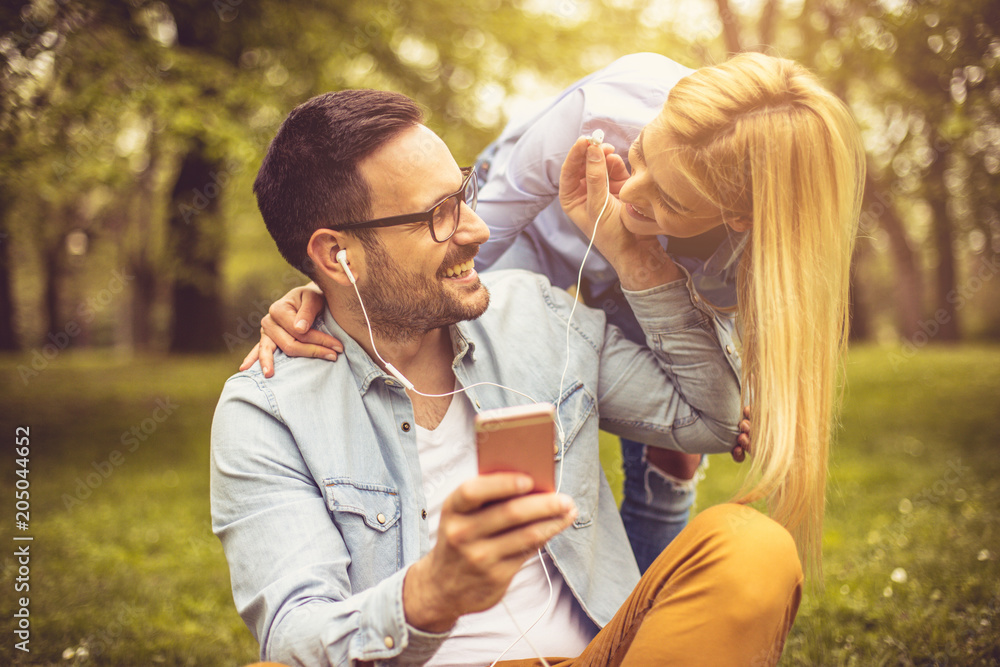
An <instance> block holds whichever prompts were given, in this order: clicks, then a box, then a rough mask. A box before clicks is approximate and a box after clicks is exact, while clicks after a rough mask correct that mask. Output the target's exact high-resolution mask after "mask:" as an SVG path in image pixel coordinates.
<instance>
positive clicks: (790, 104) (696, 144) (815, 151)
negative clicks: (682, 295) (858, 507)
mask: <svg viewBox="0 0 1000 667" xmlns="http://www.w3.org/2000/svg"><path fill="white" fill-rule="evenodd" d="M653 128H655V131H664V132H666V133H667V137H668V141H669V145H671V146H672V147H673V148H675V149H676V153H675V154H673V153H672V155H671V158H672V159H673V160H674V165H675V167H676V168H679V169H680V170H681V173H682V174H683V175H685V176H686V177H687V178H688V179H689V180H690V181H691V182H692V183H693V184H694V186H695V187H696V189H697V190H698V191H699V192H700V193H701V194H702V195H704V196H705V197H707V198H708V199H709V200H710V201H713V202H715V203H716V204H717V205H718V206H719V208H720V209H721V210H722V211H723V215H724V217H726V218H733V219H739V218H742V219H743V220H747V221H749V223H750V227H749V231H748V238H747V245H746V248H745V250H744V252H743V256H742V258H741V260H740V265H739V269H738V273H737V295H738V306H737V320H738V323H739V331H740V335H741V338H742V357H743V403H744V405H749V406H750V408H751V419H750V422H751V429H752V430H751V439H752V450H753V456H752V464H751V467H750V473H749V475H748V477H747V479H746V482H745V483H744V488H743V489H742V490H741V491H740V497H739V498H738V502H753V501H756V500H759V499H762V498H766V499H767V502H768V506H769V509H770V512H771V516H772V517H773V518H774V519H775V520H776V521H778V522H779V523H781V524H782V525H783V526H785V527H786V528H787V529H788V530H789V531H790V532H791V533H792V535H793V536H794V537H795V541H796V543H797V544H798V545H799V549H800V552H801V553H802V555H803V560H804V561H805V563H806V566H807V567H808V568H810V569H814V572H816V573H819V572H820V571H821V569H820V567H819V566H820V565H821V552H820V546H821V538H822V523H823V510H824V496H825V489H826V474H827V455H828V451H829V446H830V440H831V434H832V430H833V420H834V416H835V413H836V410H835V407H834V405H835V393H836V392H835V385H836V383H837V376H838V372H839V370H840V368H841V362H842V360H843V355H844V352H845V351H846V344H847V332H848V319H849V312H848V305H847V302H848V287H849V276H850V266H851V254H852V252H853V248H854V239H855V236H856V234H857V226H858V217H859V214H860V206H861V194H862V188H863V183H864V173H865V157H864V148H863V147H862V144H861V138H860V134H859V132H858V129H857V126H856V124H855V122H854V120H853V119H852V117H851V114H850V112H849V111H848V109H847V107H846V105H845V104H844V103H843V102H842V101H841V100H839V99H838V98H837V97H836V96H834V95H832V94H831V93H830V92H828V91H827V90H825V89H824V88H823V87H822V86H821V85H820V84H819V82H818V81H817V79H816V78H815V77H814V76H813V75H812V74H810V73H809V72H808V71H806V70H805V69H804V68H803V67H801V66H800V65H798V64H797V63H795V62H792V61H789V60H784V59H780V58H774V57H771V56H766V55H763V54H759V53H747V54H741V55H739V56H736V57H734V58H732V59H731V60H729V61H727V62H725V63H723V64H721V65H717V66H712V67H704V68H701V69H699V70H697V71H696V72H694V73H693V74H691V75H690V76H688V77H686V78H685V79H683V80H681V81H680V82H679V83H678V84H677V85H676V86H675V87H674V88H673V90H672V91H671V92H670V96H669V98H668V100H667V103H666V104H665V105H664V108H663V111H662V113H661V114H660V116H659V118H658V119H657V120H656V121H654V123H653ZM653 128H651V129H653ZM810 566H811V567H810Z"/></svg>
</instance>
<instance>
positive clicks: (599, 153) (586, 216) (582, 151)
mask: <svg viewBox="0 0 1000 667" xmlns="http://www.w3.org/2000/svg"><path fill="white" fill-rule="evenodd" d="M613 151H614V147H613V146H611V145H610V144H604V145H601V146H592V145H591V144H590V142H589V141H588V140H587V139H586V138H585V137H581V138H579V139H577V141H576V143H575V144H573V147H572V148H571V149H570V151H569V154H568V155H567V156H566V161H565V162H563V166H562V171H561V172H560V174H559V203H560V204H561V205H562V207H563V211H565V212H566V215H567V216H569V218H570V220H572V221H573V223H574V224H575V225H576V226H577V227H579V228H580V230H581V231H582V232H583V233H584V234H586V235H587V236H588V237H589V236H591V235H594V245H595V246H596V247H597V249H598V250H600V251H601V254H602V255H604V257H605V259H607V260H608V262H610V263H611V265H612V266H613V267H614V269H615V272H616V273H617V274H618V278H619V279H620V280H621V283H622V287H624V288H625V289H629V290H642V289H646V288H649V287H655V286H657V285H663V284H665V283H668V282H671V281H674V280H678V279H680V278H683V277H684V274H683V273H682V272H681V270H680V269H678V268H677V265H676V264H674V262H673V260H671V259H670V257H669V256H668V255H667V253H666V251H665V250H664V249H663V246H661V245H660V242H659V241H658V240H657V238H656V237H655V236H638V235H636V234H633V233H632V232H630V231H629V230H628V229H626V228H625V226H624V225H623V224H622V219H621V216H622V212H623V207H622V203H621V201H619V200H618V197H617V196H616V195H617V194H618V193H619V192H620V191H621V188H622V185H624V183H625V181H627V180H628V176H629V174H628V169H626V168H625V163H624V161H622V159H621V156H619V155H616V154H614V152H613ZM605 202H606V204H605ZM598 216H600V221H599V222H598V223H597V225H596V228H595V224H594V223H595V221H596V220H597V219H598Z"/></svg>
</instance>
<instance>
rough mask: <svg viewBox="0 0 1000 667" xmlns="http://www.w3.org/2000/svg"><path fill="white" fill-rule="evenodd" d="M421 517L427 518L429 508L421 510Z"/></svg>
mask: <svg viewBox="0 0 1000 667" xmlns="http://www.w3.org/2000/svg"><path fill="white" fill-rule="evenodd" d="M420 518H421V519H426V518H427V510H423V509H422V510H420Z"/></svg>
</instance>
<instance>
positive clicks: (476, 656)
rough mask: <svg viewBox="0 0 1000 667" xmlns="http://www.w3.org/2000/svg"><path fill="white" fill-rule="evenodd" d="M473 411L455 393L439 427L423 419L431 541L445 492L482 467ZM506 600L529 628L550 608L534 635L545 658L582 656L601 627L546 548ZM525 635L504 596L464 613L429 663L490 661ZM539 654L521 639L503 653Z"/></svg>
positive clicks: (420, 443) (421, 445)
mask: <svg viewBox="0 0 1000 667" xmlns="http://www.w3.org/2000/svg"><path fill="white" fill-rule="evenodd" d="M474 418H475V412H474V411H473V409H472V405H471V404H470V403H469V399H468V398H467V397H466V396H465V394H464V393H463V394H456V395H455V396H453V397H452V399H451V405H450V406H448V412H447V413H446V414H445V416H444V419H442V420H441V423H440V424H438V427H437V428H435V429H434V430H433V431H428V430H427V429H425V428H423V427H421V426H419V425H418V426H417V452H418V455H419V458H420V469H421V472H422V474H423V490H424V496H425V498H426V500H427V527H428V529H429V530H430V539H431V546H433V545H434V543H435V542H436V541H437V529H438V524H439V523H440V521H441V506H442V504H443V503H444V499H445V498H446V497H447V496H448V494H450V493H451V492H452V491H454V490H455V489H456V488H457V487H458V485H459V484H461V483H462V482H463V481H465V480H467V479H469V478H470V477H475V476H476V475H477V474H478V466H477V459H476V443H475V431H474V428H473V419H474ZM543 562H544V569H543ZM546 571H547V572H548V575H549V577H550V578H551V580H552V604H550V605H548V609H547V610H545V607H546V605H547V604H548V600H549V585H548V583H547V582H546V579H545V573H546ZM503 599H504V601H505V602H506V603H507V606H508V607H509V608H510V610H511V612H512V613H513V614H514V618H516V619H517V623H518V625H520V626H521V629H522V630H524V629H526V628H527V627H528V626H529V625H531V624H532V622H534V620H535V619H536V618H538V617H539V615H540V614H542V611H543V610H545V614H544V616H543V617H542V618H541V620H539V621H538V623H537V624H536V625H535V626H534V627H533V628H532V629H531V631H530V632H528V635H527V637H528V639H529V640H530V641H531V643H532V644H533V645H534V646H535V648H537V649H538V650H539V651H540V652H541V654H542V656H544V657H550V656H552V657H575V656H577V655H579V654H580V653H581V652H583V649H584V648H585V647H586V646H587V644H588V643H590V640H591V639H593V638H594V635H596V634H597V630H598V628H597V626H596V625H594V623H593V621H591V620H590V619H589V618H588V617H587V615H586V614H585V613H583V609H581V608H580V605H579V603H577V601H576V598H574V597H573V593H572V592H571V591H570V590H569V587H568V586H566V584H565V581H564V580H563V577H562V575H561V574H560V573H559V571H558V570H557V569H556V567H555V564H554V563H553V562H552V559H551V558H550V557H549V555H548V553H546V552H545V551H544V550H543V551H542V558H541V559H539V557H538V555H537V554H536V555H535V557H533V558H531V559H529V560H528V561H527V562H525V564H524V565H523V566H522V567H521V569H520V571H519V572H518V573H517V574H516V575H514V579H513V580H512V581H511V584H510V587H509V588H508V589H507V593H506V595H504V598H503ZM520 635H521V631H520V630H518V629H517V628H516V627H515V625H514V622H513V621H512V620H511V618H510V616H508V615H507V611H506V610H505V609H504V607H503V605H502V604H500V603H497V604H496V605H495V606H493V607H491V608H490V609H487V610H486V611H482V612H478V613H475V614H466V615H465V616H462V617H461V618H459V619H458V623H456V624H455V627H454V628H452V632H451V636H450V637H449V638H448V639H447V640H446V641H445V642H444V643H443V644H442V645H441V648H440V649H438V652H437V653H436V654H435V655H434V657H433V658H432V659H431V660H430V661H429V662H428V663H427V664H428V665H434V666H435V667H443V666H445V665H449V666H450V665H454V666H456V667H457V666H459V665H488V664H490V663H491V662H493V661H494V660H496V659H497V658H498V657H499V656H500V654H501V653H503V651H504V649H506V648H507V647H508V646H510V644H511V642H513V641H514V640H515V639H517V638H518V637H519V636H520ZM534 657H536V655H535V652H534V651H532V649H531V647H530V646H529V645H528V643H527V642H526V641H525V640H524V639H521V640H520V641H518V643H517V644H516V645H515V646H514V647H513V648H511V649H510V650H509V651H508V652H507V653H506V654H505V655H504V657H503V659H504V660H515V659H519V658H534Z"/></svg>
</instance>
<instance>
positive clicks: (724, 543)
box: [499, 504, 802, 667]
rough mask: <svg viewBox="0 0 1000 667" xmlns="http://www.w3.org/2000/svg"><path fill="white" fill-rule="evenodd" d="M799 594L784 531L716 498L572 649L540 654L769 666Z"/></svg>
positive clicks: (554, 661)
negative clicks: (579, 647)
mask: <svg viewBox="0 0 1000 667" xmlns="http://www.w3.org/2000/svg"><path fill="white" fill-rule="evenodd" d="M801 596H802V566H801V564H800V563H799V557H798V554H797V553H796V550H795V543H794V542H793V541H792V537H791V535H790V534H789V533H788V531H786V530H785V529H784V528H782V527H781V526H780V525H778V524H777V523H775V522H774V521H772V520H771V519H770V518H768V517H766V516H764V515H763V514H761V513H760V512H758V511H756V510H754V509H751V508H749V507H744V506H742V505H734V504H727V505H717V506H715V507H711V508H709V509H706V510H705V511H703V512H701V513H700V514H698V515H697V516H696V517H695V518H694V519H693V520H692V521H691V523H689V524H688V526H687V527H686V528H685V529H684V530H682V531H681V532H680V534H679V535H678V536H677V537H676V538H674V540H673V542H671V543H670V545H669V546H668V547H667V548H666V549H664V551H663V553H661V554H660V556H659V557H658V558H657V559H656V560H655V561H654V562H653V564H652V566H650V568H649V569H648V570H647V571H646V573H645V574H644V575H643V577H642V579H640V580H639V583H638V585H637V586H636V587H635V589H634V590H633V591H632V594H631V595H630V596H629V598H628V600H626V601H625V604H623V605H622V607H621V609H619V610H618V613H617V614H616V615H615V617H614V618H613V619H611V622H610V623H608V624H607V625H606V626H605V627H604V629H602V630H601V631H600V632H599V633H598V634H597V636H596V637H594V639H593V641H591V642H590V644H589V645H588V646H587V648H586V649H585V650H584V652H583V653H582V654H581V655H580V656H579V657H576V658H550V659H549V660H548V661H549V663H550V664H551V665H552V667H569V666H570V665H572V666H573V667H584V666H586V667H591V666H592V665H615V666H617V665H625V666H635V667H649V666H650V665H684V666H685V667H687V666H689V665H706V666H707V665H711V666H712V667H716V666H721V667H731V666H732V667H735V666H738V665H747V666H752V667H757V666H764V665H774V664H776V663H777V662H778V658H779V657H780V656H781V649H782V647H783V646H784V645H785V637H786V636H787V635H788V631H789V630H790V629H791V627H792V622H793V621H794V620H795V613H796V611H797V610H798V607H799V600H800V599H801ZM499 665H502V666H503V667H534V666H536V665H541V661H540V660H537V659H532V660H506V661H502V662H500V663H499Z"/></svg>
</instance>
